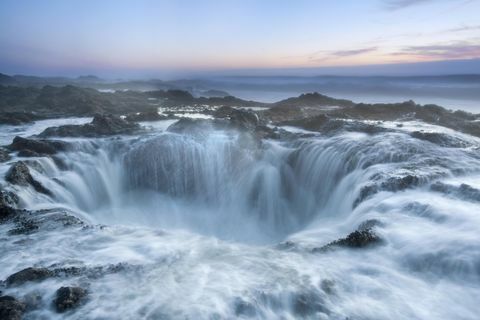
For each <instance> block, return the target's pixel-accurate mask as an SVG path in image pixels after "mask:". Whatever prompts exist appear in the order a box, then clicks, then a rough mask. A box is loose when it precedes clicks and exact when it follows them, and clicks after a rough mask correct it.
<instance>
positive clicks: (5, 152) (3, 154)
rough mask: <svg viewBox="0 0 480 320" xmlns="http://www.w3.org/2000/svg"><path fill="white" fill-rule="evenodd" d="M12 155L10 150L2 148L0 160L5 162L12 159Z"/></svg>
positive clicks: (0, 149)
mask: <svg viewBox="0 0 480 320" xmlns="http://www.w3.org/2000/svg"><path fill="white" fill-rule="evenodd" d="M11 158H12V157H10V155H9V154H8V150H6V149H5V148H0V162H5V161H8V160H10V159H11Z"/></svg>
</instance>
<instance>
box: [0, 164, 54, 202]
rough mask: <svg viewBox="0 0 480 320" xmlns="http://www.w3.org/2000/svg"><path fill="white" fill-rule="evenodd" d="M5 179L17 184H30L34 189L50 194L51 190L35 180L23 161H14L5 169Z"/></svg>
mask: <svg viewBox="0 0 480 320" xmlns="http://www.w3.org/2000/svg"><path fill="white" fill-rule="evenodd" d="M5 180H6V181H7V182H10V183H12V184H15V185H19V186H24V187H26V186H32V187H33V188H34V189H35V191H37V192H40V193H43V194H46V195H49V196H51V195H52V192H51V191H50V190H48V189H47V188H45V187H44V186H43V185H42V184H41V183H40V182H38V181H37V180H35V179H34V178H33V177H32V175H31V174H30V169H28V167H27V165H26V164H25V162H23V161H18V162H15V163H14V164H13V165H12V167H10V169H9V170H8V171H7V174H6V175H5Z"/></svg>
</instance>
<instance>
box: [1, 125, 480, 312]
mask: <svg viewBox="0 0 480 320" xmlns="http://www.w3.org/2000/svg"><path fill="white" fill-rule="evenodd" d="M462 139H466V140H465V141H466V147H444V146H439V145H437V144H434V143H430V142H428V141H423V140H419V139H414V138H412V137H411V136H410V135H409V134H406V133H402V132H384V133H381V134H376V135H367V134H363V133H340V134H337V135H334V136H320V135H317V136H303V137H296V138H295V139H291V140H289V139H285V140H283V141H263V142H262V143H259V142H258V141H257V140H255V139H253V138H251V137H249V136H248V135H245V134H240V133H237V132H226V131H219V130H211V131H208V132H204V133H203V134H197V135H195V136H193V135H189V134H177V133H171V132H157V133H155V134H152V135H148V136H142V137H121V138H117V139H105V140H102V139H96V141H95V142H93V141H90V140H78V141H76V142H71V143H72V144H73V145H75V149H74V150H71V151H68V152H64V153H60V154H59V155H57V156H56V158H57V159H56V160H53V159H49V158H40V159H38V160H37V165H33V164H30V167H31V168H32V170H31V171H32V174H33V175H34V177H35V178H36V179H38V180H39V181H40V182H41V183H42V184H43V185H44V186H45V187H47V188H48V189H50V190H52V192H53V193H54V196H53V197H48V196H45V195H39V194H37V193H35V192H33V191H32V190H31V189H30V188H23V189H22V190H18V193H19V195H20V196H21V198H22V200H23V204H24V205H25V206H26V207H27V208H37V209H38V208H49V207H50V208H51V207H59V206H63V207H67V208H69V209H71V210H72V211H74V212H77V213H78V214H81V215H82V217H83V218H84V219H87V220H91V222H94V223H100V224H105V225H107V226H108V227H107V228H105V229H101V230H95V229H92V230H90V229H86V230H76V229H75V230H73V229H69V230H68V232H67V231H62V230H60V231H56V232H54V233H51V235H50V236H43V234H41V235H42V236H41V237H40V236H39V237H37V238H35V239H36V240H35V241H33V242H30V243H29V245H28V247H25V248H24V250H25V254H24V255H23V257H24V259H22V260H21V261H19V262H18V263H17V264H16V265H10V264H9V265H7V269H6V271H4V272H5V273H12V272H13V271H15V270H18V269H21V268H24V267H28V266H30V265H32V264H33V263H38V261H37V260H35V259H34V258H33V257H36V256H41V259H42V261H41V262H40V265H45V264H48V263H54V262H64V260H65V261H67V262H65V263H66V264H67V265H69V264H71V263H72V262H71V261H74V262H75V263H78V262H79V261H80V262H81V263H82V264H84V265H87V266H88V265H97V264H101V265H105V264H109V263H124V262H126V263H128V264H129V265H133V266H140V268H141V269H135V268H133V269H128V268H127V269H126V270H125V271H122V272H123V273H119V274H118V275H117V274H114V275H109V276H105V277H101V278H99V279H97V280H95V281H90V282H89V283H90V285H91V288H90V292H91V296H90V302H88V303H87V304H86V305H85V307H83V309H82V314H85V315H87V316H86V317H87V318H122V317H125V318H138V317H140V318H142V317H145V318H148V317H149V318H152V319H162V318H166V319H169V318H172V319H176V318H182V319H183V318H189V319H196V318H198V319H213V318H218V319H231V318H237V317H243V318H258V319H265V318H268V319H278V318H285V319H294V318H311V319H319V318H320V319H321V318H322V317H323V318H325V319H329V318H330V319H345V318H350V317H351V318H353V319H452V318H459V319H472V320H473V319H476V317H477V316H478V311H479V310H478V306H477V305H478V304H477V301H476V300H477V297H478V295H479V294H480V249H479V248H480V246H479V243H480V238H479V234H480V216H479V215H478V209H479V203H480V182H479V181H480V155H479V154H478V147H479V146H480V143H479V141H478V139H476V138H468V137H463V138H462ZM367 220H370V221H372V220H374V221H375V222H376V224H375V226H376V227H375V232H376V233H377V234H378V235H379V237H380V238H381V239H382V244H381V245H378V246H375V247H372V248H366V249H358V250H354V249H347V248H339V249H336V250H331V251H326V252H321V253H318V252H317V253H315V252H316V251H314V250H313V249H314V248H319V247H322V246H324V245H325V244H327V243H329V242H331V241H334V240H336V239H339V238H342V237H345V236H346V235H348V234H349V233H350V232H352V231H354V230H355V229H357V228H358V226H359V225H360V224H362V223H363V222H365V221H367ZM160 230H164V231H160ZM32 237H34V236H32ZM224 240H228V241H224ZM287 240H288V243H289V244H288V245H284V244H285V243H282V245H278V244H279V243H281V242H284V241H287ZM45 247H48V250H47V249H45ZM57 247H58V248H57ZM16 248H17V247H16V244H15V243H13V242H12V243H10V242H8V243H6V244H5V249H4V253H5V255H4V256H5V259H6V261H11V260H12V259H13V257H14V256H15V255H16V254H17V249H16ZM62 259H63V260H62ZM52 281H53V280H52ZM55 281H57V282H58V281H61V280H55ZM62 281H63V280H62ZM57 282H54V283H55V284H56V286H58V285H59V284H58V283H57ZM49 283H50V282H45V283H42V285H39V287H38V288H39V290H43V291H44V292H51V291H52V290H51V288H49V287H48V286H49V285H51V284H49ZM62 285H64V283H63V282H62ZM146 296H148V297H149V298H146ZM150 297H154V298H151V299H150ZM36 312H37V311H36ZM50 316H52V312H50V311H49V309H48V308H47V307H46V308H44V309H42V310H41V311H38V312H37V313H33V316H32V317H33V318H35V319H36V318H42V317H43V318H48V317H50ZM74 318H75V316H74Z"/></svg>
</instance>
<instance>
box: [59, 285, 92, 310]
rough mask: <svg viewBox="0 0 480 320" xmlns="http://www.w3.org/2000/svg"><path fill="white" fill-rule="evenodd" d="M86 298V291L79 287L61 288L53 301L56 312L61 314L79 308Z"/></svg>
mask: <svg viewBox="0 0 480 320" xmlns="http://www.w3.org/2000/svg"><path fill="white" fill-rule="evenodd" d="M86 296H87V291H86V290H85V289H83V288H80V287H61V288H60V289H58V290H57V292H56V298H55V300H54V301H53V304H54V306H55V309H56V310H57V312H59V313H62V312H65V311H68V310H71V309H74V308H77V307H78V306H80V305H81V304H82V303H83V302H84V301H85V298H86Z"/></svg>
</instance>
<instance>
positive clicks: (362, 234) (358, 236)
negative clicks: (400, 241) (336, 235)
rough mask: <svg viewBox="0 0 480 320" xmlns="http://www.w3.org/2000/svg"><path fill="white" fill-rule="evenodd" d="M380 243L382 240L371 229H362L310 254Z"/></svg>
mask: <svg viewBox="0 0 480 320" xmlns="http://www.w3.org/2000/svg"><path fill="white" fill-rule="evenodd" d="M381 242H382V239H381V238H380V237H379V236H378V235H377V234H376V233H375V232H374V231H373V230H372V228H367V227H363V228H359V229H357V230H355V231H353V232H352V233H350V234H349V235H348V236H347V237H345V238H341V239H338V240H335V241H332V242H330V243H328V244H327V245H325V246H323V247H320V248H314V249H313V250H312V252H313V253H317V252H326V251H328V250H330V249H333V248H335V247H345V248H352V249H360V248H366V247H370V246H372V245H376V244H380V243H381Z"/></svg>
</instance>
